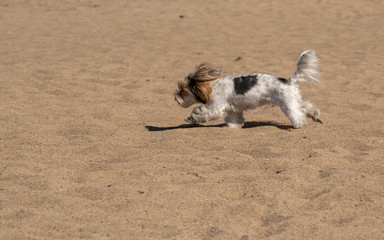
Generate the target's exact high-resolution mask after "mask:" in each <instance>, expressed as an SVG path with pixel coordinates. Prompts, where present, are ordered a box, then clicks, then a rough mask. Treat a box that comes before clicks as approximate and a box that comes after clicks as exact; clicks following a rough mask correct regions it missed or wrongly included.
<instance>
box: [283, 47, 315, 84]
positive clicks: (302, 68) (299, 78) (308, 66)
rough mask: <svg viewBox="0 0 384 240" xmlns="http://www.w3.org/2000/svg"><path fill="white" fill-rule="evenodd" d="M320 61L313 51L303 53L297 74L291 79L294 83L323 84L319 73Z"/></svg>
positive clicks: (298, 63)
mask: <svg viewBox="0 0 384 240" xmlns="http://www.w3.org/2000/svg"><path fill="white" fill-rule="evenodd" d="M318 62H319V59H318V58H317V57H316V53H315V51H313V50H307V51H305V52H303V53H302V54H301V56H300V59H299V61H298V62H297V69H296V72H295V74H293V76H292V77H291V78H290V80H291V82H292V83H296V82H314V83H318V84H320V83H321V79H320V74H319V73H318V72H317V64H318Z"/></svg>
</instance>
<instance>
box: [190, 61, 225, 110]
mask: <svg viewBox="0 0 384 240" xmlns="http://www.w3.org/2000/svg"><path fill="white" fill-rule="evenodd" d="M222 76H223V73H222V72H221V68H219V67H214V66H212V65H210V64H208V63H203V64H200V65H197V66H196V67H195V69H194V70H193V71H192V72H191V73H190V74H189V75H188V77H187V81H188V88H189V90H190V92H191V93H192V94H193V95H194V96H195V98H196V100H197V101H199V102H201V103H204V104H206V103H207V102H208V101H209V95H210V94H211V92H212V84H213V82H214V81H215V80H217V79H219V78H221V77H222Z"/></svg>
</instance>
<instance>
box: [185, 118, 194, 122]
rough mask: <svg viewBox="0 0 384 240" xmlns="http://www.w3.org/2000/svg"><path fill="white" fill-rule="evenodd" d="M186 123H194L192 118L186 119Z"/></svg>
mask: <svg viewBox="0 0 384 240" xmlns="http://www.w3.org/2000/svg"><path fill="white" fill-rule="evenodd" d="M184 121H186V122H187V123H193V119H192V117H186V118H184Z"/></svg>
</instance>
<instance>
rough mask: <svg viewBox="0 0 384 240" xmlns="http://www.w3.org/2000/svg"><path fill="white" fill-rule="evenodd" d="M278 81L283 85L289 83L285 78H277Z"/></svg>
mask: <svg viewBox="0 0 384 240" xmlns="http://www.w3.org/2000/svg"><path fill="white" fill-rule="evenodd" d="M277 80H279V81H280V82H282V83H288V79H285V78H277Z"/></svg>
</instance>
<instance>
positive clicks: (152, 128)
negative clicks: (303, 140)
mask: <svg viewBox="0 0 384 240" xmlns="http://www.w3.org/2000/svg"><path fill="white" fill-rule="evenodd" d="M267 126H272V127H277V128H279V129H282V130H289V129H292V126H290V125H283V124H279V123H276V122H273V121H269V122H255V121H252V122H245V123H244V126H243V128H255V127H267ZM212 127H216V128H222V127H226V124H224V123H222V124H216V125H200V124H181V125H179V126H174V127H156V126H145V128H146V129H147V130H148V131H150V132H158V131H167V130H176V129H186V128H212Z"/></svg>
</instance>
